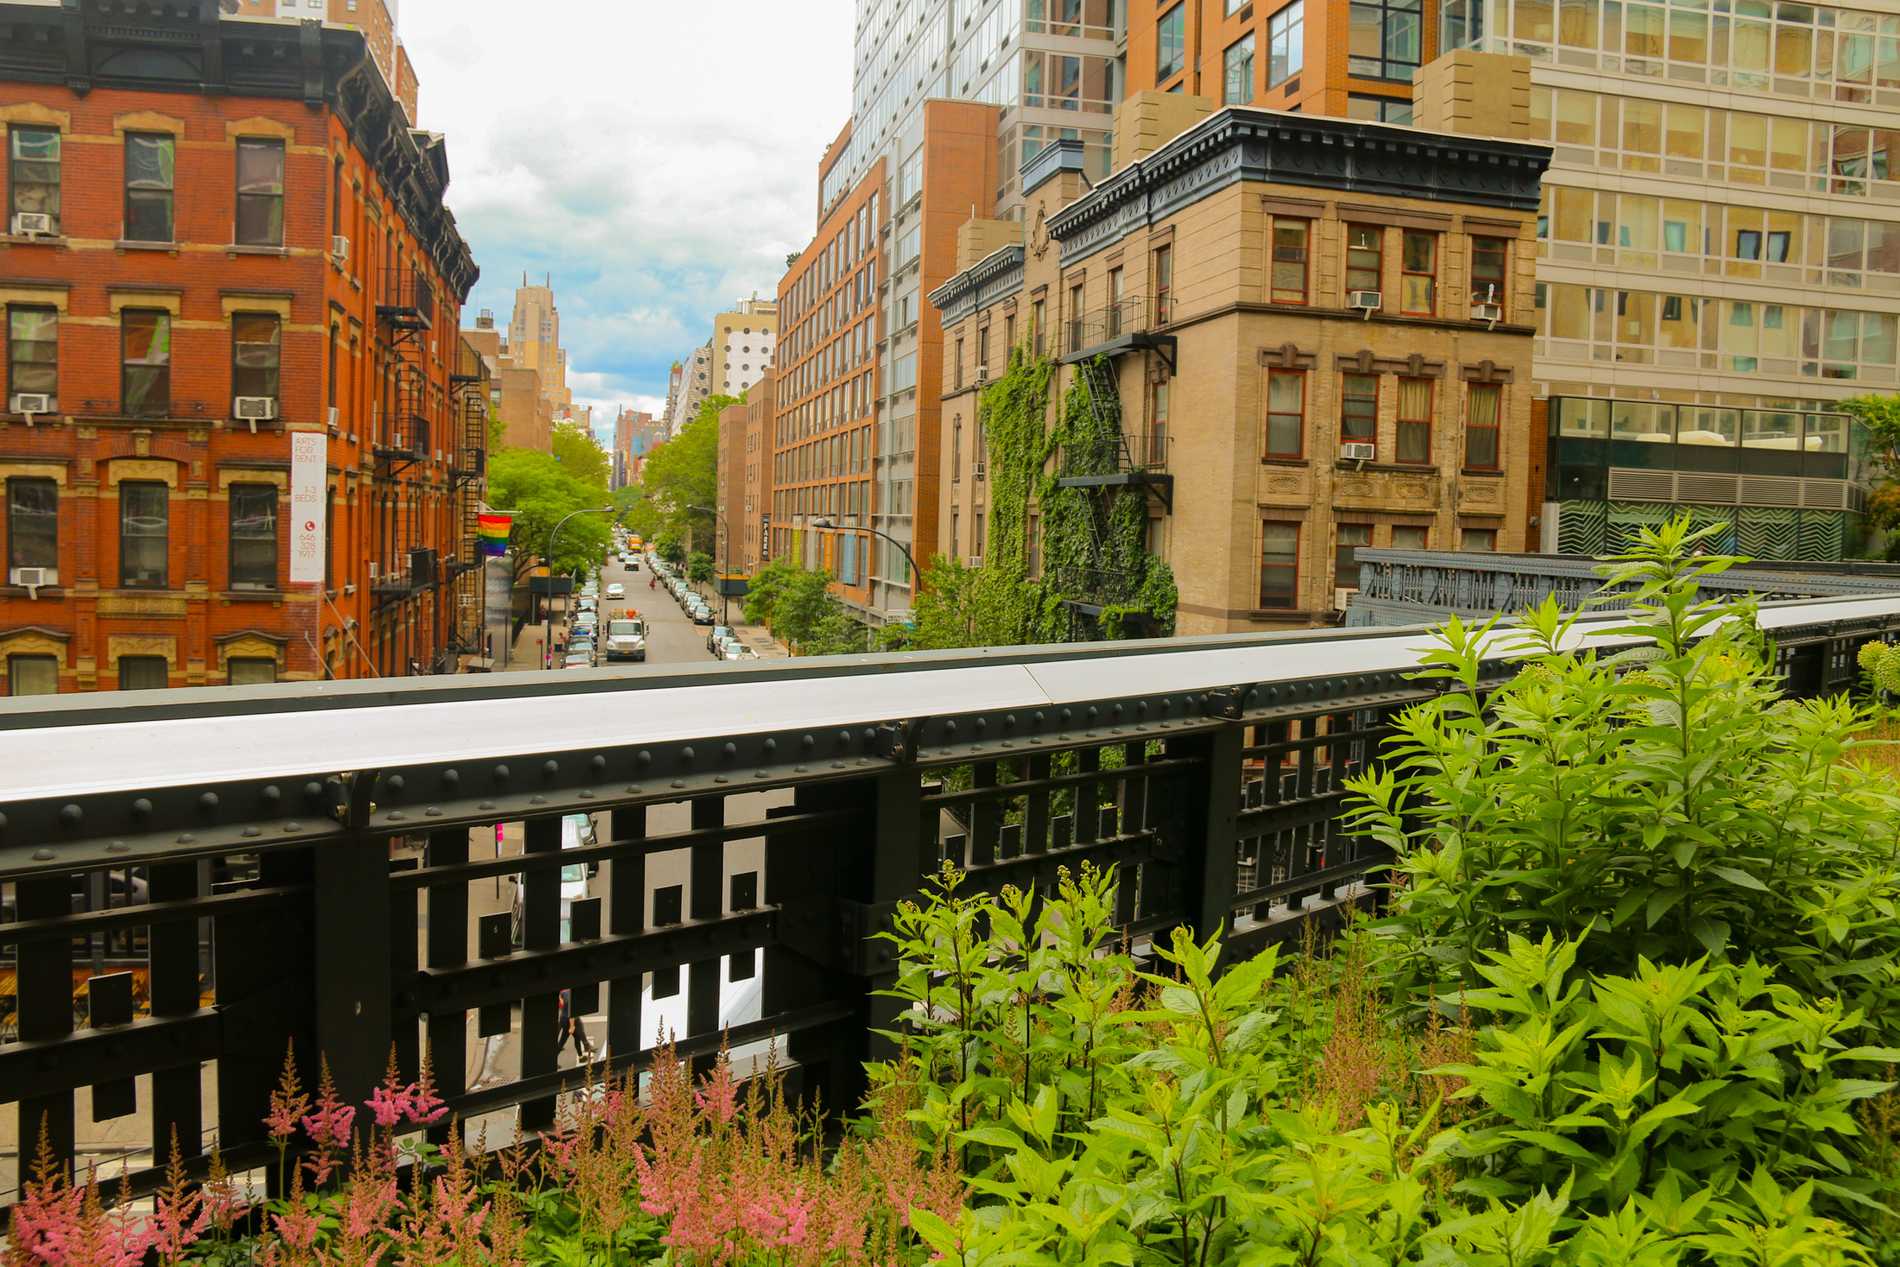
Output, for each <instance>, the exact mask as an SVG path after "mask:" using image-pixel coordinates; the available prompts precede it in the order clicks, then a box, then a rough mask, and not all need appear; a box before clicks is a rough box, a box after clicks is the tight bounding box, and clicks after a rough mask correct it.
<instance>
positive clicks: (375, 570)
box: [369, 561, 382, 581]
mask: <svg viewBox="0 0 1900 1267" xmlns="http://www.w3.org/2000/svg"><path fill="white" fill-rule="evenodd" d="M381 573H382V564H380V563H376V562H374V561H372V562H371V563H370V565H369V579H370V580H372V581H374V580H375V579H376V578H377V577H378V576H379V575H381Z"/></svg>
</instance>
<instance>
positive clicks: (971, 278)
mask: <svg viewBox="0 0 1900 1267" xmlns="http://www.w3.org/2000/svg"><path fill="white" fill-rule="evenodd" d="M1022 288H1023V245H1022V243H1020V242H1012V243H1010V244H1009V245H1008V246H1004V247H999V248H997V249H996V250H994V251H991V252H990V253H989V254H988V255H985V256H984V257H983V258H982V259H980V260H978V261H977V262H976V263H974V264H972V265H970V267H968V268H966V269H964V270H963V271H962V272H961V273H958V274H957V275H956V276H955V277H952V278H951V279H950V280H949V281H946V282H945V283H944V284H943V285H941V286H939V287H937V288H936V289H935V290H933V291H931V292H930V293H929V294H928V295H926V296H925V298H927V299H929V300H930V302H931V303H932V304H934V305H936V307H937V310H938V311H939V312H941V313H942V314H943V321H944V323H945V324H948V323H950V322H952V321H960V320H962V319H963V318H964V317H966V316H968V315H969V314H970V312H971V311H973V310H975V309H977V308H987V307H989V306H990V305H991V304H993V303H995V302H996V301H997V300H999V299H1002V298H1003V297H1004V296H1006V295H1013V294H1015V293H1016V292H1017V291H1019V290H1021V289H1022Z"/></svg>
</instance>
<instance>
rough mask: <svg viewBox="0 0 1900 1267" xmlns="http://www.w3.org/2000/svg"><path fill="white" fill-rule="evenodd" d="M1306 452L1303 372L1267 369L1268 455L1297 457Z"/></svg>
mask: <svg viewBox="0 0 1900 1267" xmlns="http://www.w3.org/2000/svg"><path fill="white" fill-rule="evenodd" d="M1305 452H1306V375H1305V374H1303V373H1301V372H1300V371H1298V370H1268V371H1267V449H1266V455H1267V456H1268V457H1270V458H1297V457H1300V456H1301V455H1302V454H1304V453H1305Z"/></svg>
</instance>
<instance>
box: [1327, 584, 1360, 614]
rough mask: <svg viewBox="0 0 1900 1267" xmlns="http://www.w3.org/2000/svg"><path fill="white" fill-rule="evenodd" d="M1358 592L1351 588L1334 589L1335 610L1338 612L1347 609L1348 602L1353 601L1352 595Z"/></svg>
mask: <svg viewBox="0 0 1900 1267" xmlns="http://www.w3.org/2000/svg"><path fill="white" fill-rule="evenodd" d="M1356 593H1358V591H1357V590H1350V589H1336V590H1334V591H1333V610H1334V611H1336V612H1343V611H1345V610H1346V604H1347V603H1349V602H1351V601H1352V596H1353V595H1354V594H1356Z"/></svg>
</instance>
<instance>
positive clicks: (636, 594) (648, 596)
mask: <svg viewBox="0 0 1900 1267" xmlns="http://www.w3.org/2000/svg"><path fill="white" fill-rule="evenodd" d="M651 579H652V573H651V572H649V571H648V570H647V565H646V562H645V560H642V561H641V562H640V564H639V566H638V568H625V567H622V566H621V565H620V564H619V563H617V562H616V563H610V564H608V565H607V566H606V567H604V568H602V569H601V570H600V593H601V599H600V610H601V613H602V621H603V624H604V622H605V621H607V620H611V619H613V618H614V617H615V616H616V615H618V614H619V613H620V611H621V610H622V609H623V608H629V607H630V608H633V609H634V610H635V611H637V612H639V613H640V616H641V618H642V619H644V620H645V621H646V622H647V663H648V664H700V663H704V662H707V661H711V660H714V659H716V658H717V657H715V656H714V655H713V654H712V652H710V651H708V650H706V635H707V634H709V633H711V632H712V626H711V625H695V624H694V623H693V622H692V621H691V620H689V619H687V616H686V613H685V612H683V611H681V610H680V605H679V604H678V603H677V602H675V601H673V595H672V594H671V593H670V592H668V591H667V590H666V589H664V588H662V587H660V586H655V587H654V588H652V589H648V588H647V582H648V581H649V580H651ZM616 581H618V582H620V584H622V585H625V586H626V587H627V596H626V598H624V599H613V598H608V597H607V596H606V595H607V587H608V586H609V585H612V584H613V583H614V582H616ZM602 663H603V665H604V664H605V662H604V661H603V662H602ZM625 663H626V661H624V660H620V661H615V664H616V666H618V665H624V664H625Z"/></svg>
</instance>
